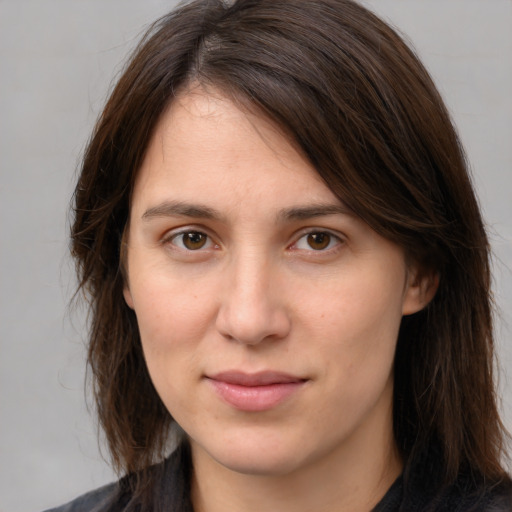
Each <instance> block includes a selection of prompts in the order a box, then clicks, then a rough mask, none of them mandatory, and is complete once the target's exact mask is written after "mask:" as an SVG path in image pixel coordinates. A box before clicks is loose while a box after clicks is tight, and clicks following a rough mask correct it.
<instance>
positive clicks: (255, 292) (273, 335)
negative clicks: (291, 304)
mask: <svg viewBox="0 0 512 512" xmlns="http://www.w3.org/2000/svg"><path fill="white" fill-rule="evenodd" d="M240 260H243V261H240ZM281 277H282V276H281ZM276 278H277V279H276ZM276 281H279V283H278V282H276ZM281 281H282V279H279V271H278V269H274V268H273V267H272V265H271V264H270V263H269V262H268V261H265V258H263V257H261V258H240V259H239V261H238V262H233V263H232V265H230V268H229V270H228V271H227V276H226V279H225V281H224V283H225V286H224V289H223V290H222V291H221V293H220V297H221V303H220V307H219V310H218V314H217V319H216V327H217V330H218V332H220V333H221V334H222V335H223V336H224V337H225V338H227V339H229V340H232V341H236V342H238V343H243V344H246V345H256V344H258V343H261V342H263V341H265V340H278V339H283V338H285V337H286V336H287V335H288V333H289V332H290V327H291V322H290V317H289V312H288V308H287V306H286V304H285V301H284V296H285V293H284V290H283V283H282V282H281Z"/></svg>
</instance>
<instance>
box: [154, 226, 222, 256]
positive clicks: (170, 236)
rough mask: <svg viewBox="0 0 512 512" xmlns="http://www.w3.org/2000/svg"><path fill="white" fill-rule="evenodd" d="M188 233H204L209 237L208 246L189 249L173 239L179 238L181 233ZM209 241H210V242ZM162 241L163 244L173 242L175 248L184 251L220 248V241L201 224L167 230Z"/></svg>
mask: <svg viewBox="0 0 512 512" xmlns="http://www.w3.org/2000/svg"><path fill="white" fill-rule="evenodd" d="M187 233H199V234H202V235H205V236H206V237H207V242H206V243H207V244H208V246H207V247H201V248H199V249H196V250H195V251H194V250H192V249H187V248H185V247H179V246H178V245H176V244H174V243H173V240H175V239H176V238H178V237H179V236H180V235H185V234H187ZM208 242H209V243H208ZM160 243H162V244H171V245H172V246H173V248H176V249H177V250H181V251H184V252H191V253H193V252H204V251H207V250H209V249H212V248H218V247H219V243H217V242H216V241H215V238H214V237H213V236H212V235H211V234H210V233H209V231H208V230H207V229H205V228H203V227H200V226H180V227H179V228H174V229H171V230H169V231H167V232H166V233H165V234H164V235H163V236H162V237H161V238H160Z"/></svg>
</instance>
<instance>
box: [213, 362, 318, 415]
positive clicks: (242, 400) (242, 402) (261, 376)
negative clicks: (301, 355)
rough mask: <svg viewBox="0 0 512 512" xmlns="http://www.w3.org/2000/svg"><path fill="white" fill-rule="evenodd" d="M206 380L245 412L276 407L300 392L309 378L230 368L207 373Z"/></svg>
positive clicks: (221, 395) (231, 403) (220, 395)
mask: <svg viewBox="0 0 512 512" xmlns="http://www.w3.org/2000/svg"><path fill="white" fill-rule="evenodd" d="M206 380H207V382H208V383H209V384H210V385H211V386H212V387H213V389H214V391H215V393H216V394H217V395H218V396H219V397H220V398H221V399H222V400H223V401H224V402H225V403H227V404H228V405H230V406H232V407H234V408H235V409H238V410H240V411H245V412H261V411H266V410H269V409H273V408H275V407H277V406H278V405H280V404H281V403H283V402H285V401H287V400H288V399H290V398H291V397H292V396H294V395H295V394H297V393H298V392H299V391H300V390H301V389H302V388H303V386H304V385H305V384H306V382H307V381H308V379H304V378H301V377H297V376H294V375H289V374H286V373H281V372H274V371H264V372H258V373H253V374H248V373H244V372H239V371H227V372H221V373H217V374H215V375H211V376H206Z"/></svg>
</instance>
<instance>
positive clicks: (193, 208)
mask: <svg viewBox="0 0 512 512" xmlns="http://www.w3.org/2000/svg"><path fill="white" fill-rule="evenodd" d="M156 217H194V218H198V219H221V218H222V215H221V214H220V213H219V212H218V211H217V210H215V209H214V208H210V207H209V206H205V205H202V204H191V203H184V202H182V201H164V202H163V203H160V204H158V205H157V206H153V207H152V208H148V209H147V210H146V211H145V212H144V213H143V214H142V219H143V220H150V219H153V218H156Z"/></svg>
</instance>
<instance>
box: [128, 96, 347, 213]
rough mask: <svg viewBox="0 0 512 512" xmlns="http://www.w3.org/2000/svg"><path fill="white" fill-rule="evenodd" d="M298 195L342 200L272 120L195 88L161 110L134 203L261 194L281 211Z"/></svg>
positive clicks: (312, 199)
mask: <svg viewBox="0 0 512 512" xmlns="http://www.w3.org/2000/svg"><path fill="white" fill-rule="evenodd" d="M301 196H302V198H303V200H302V202H304V200H307V202H310V203H315V202H316V203H325V202H326V201H328V202H331V203H333V202H334V203H339V200H338V199H337V198H336V197H335V196H334V194H333V193H332V192H331V191H330V190H329V188H328V187H327V186H326V185H325V184H324V182H323V180H322V179H321V178H320V176H319V175H318V173H317V172H316V170H315V169H314V168H313V166H312V165H311V163H310V162H309V161H308V160H307V159H306V158H305V157H304V156H303V155H302V154H301V153H300V152H299V151H297V149H296V148H295V147H294V145H293V144H292V143H291V142H290V140H289V138H288V137H287V136H285V134H284V133H283V132H282V130H280V129H279V127H277V126H276V125H275V124H274V123H273V122H271V121H270V120H268V119H267V118H265V117H263V116H262V115H258V114H255V113H254V112H249V111H247V110H245V109H243V110H242V108H241V107H240V106H238V105H236V104H235V103H234V102H233V101H231V100H230V99H229V98H227V97H226V96H225V95H223V94H222V93H221V92H219V91H210V90H209V91H205V90H204V89H203V88H202V87H199V86H198V87H194V88H190V89H189V90H187V91H186V92H184V93H182V94H180V95H179V96H178V97H177V98H176V99H175V100H174V101H173V102H172V103H171V105H170V106H169V107H168V109H167V110H166V111H165V112H164V113H163V115H162V117H161V119H160V121H159V123H158V124H157V127H156V130H155V132H154V134H153V137H152V139H151V141H150V144H149V146H148V150H147V153H146V156H145V159H144V161H143V164H142V166H141V169H140V170H139V173H138V176H137V179H136V183H135V190H134V203H137V201H139V202H140V200H143V202H147V201H152V202H155V201H158V200H161V201H163V200H169V199H170V200H175V199H178V200H192V199H193V200H194V201H197V200H198V199H202V200H203V202H205V201H207V202H217V203H219V202H224V203H225V204H227V205H229V204H232V203H233V202H234V201H236V200H237V199H238V200H243V199H244V198H248V197H256V199H259V200H260V202H266V203H267V206H268V203H269V202H271V201H274V202H275V203H276V207H277V203H279V207H281V208H282V207H288V206H293V204H292V203H293V202H296V201H297V200H298V199H299V197H301ZM286 203H290V204H286ZM134 206H135V204H134Z"/></svg>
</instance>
